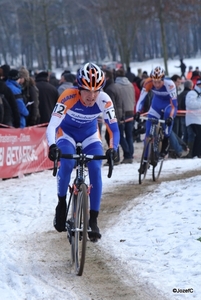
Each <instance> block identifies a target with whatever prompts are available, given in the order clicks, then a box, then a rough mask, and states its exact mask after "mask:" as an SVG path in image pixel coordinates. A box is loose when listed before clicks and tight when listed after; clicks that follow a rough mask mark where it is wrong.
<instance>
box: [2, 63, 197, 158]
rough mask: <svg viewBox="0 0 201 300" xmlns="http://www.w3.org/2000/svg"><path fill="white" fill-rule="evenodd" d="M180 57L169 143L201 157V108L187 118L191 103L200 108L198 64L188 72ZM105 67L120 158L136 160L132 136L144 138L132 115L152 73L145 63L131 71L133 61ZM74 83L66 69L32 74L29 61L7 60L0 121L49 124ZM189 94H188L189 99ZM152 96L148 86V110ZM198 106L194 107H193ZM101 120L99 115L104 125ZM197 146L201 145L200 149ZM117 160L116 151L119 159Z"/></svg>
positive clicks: (136, 139) (135, 139) (21, 124)
mask: <svg viewBox="0 0 201 300" xmlns="http://www.w3.org/2000/svg"><path fill="white" fill-rule="evenodd" d="M180 62H181V64H180V66H178V67H180V68H181V75H178V74H175V75H173V76H172V77H171V79H172V80H173V81H174V83H175V85H176V87H177V92H178V114H177V116H176V118H175V122H174V127H173V134H172V135H171V137H170V144H171V143H172V145H171V148H172V149H173V150H174V151H175V153H176V156H177V157H179V156H180V157H181V152H182V151H183V150H182V149H184V148H185V147H188V148H189V154H188V156H187V157H194V156H197V157H201V146H199V140H200V136H201V134H200V132H201V117H200V118H199V117H198V116H199V112H197V113H195V115H196V117H194V118H192V117H191V118H189V111H190V109H191V110H199V109H200V107H199V105H198V104H197V106H196V105H195V103H199V101H198V100H200V99H197V98H198V97H199V98H200V97H201V83H200V82H201V73H200V71H199V68H198V67H197V68H196V69H195V70H193V68H192V67H191V66H190V67H189V68H188V71H187V72H186V71H185V70H186V67H185V66H184V62H183V60H181V61H180ZM102 69H103V71H104V72H105V75H106V85H105V87H104V91H105V92H106V93H108V95H109V96H110V97H111V99H112V101H113V103H114V107H115V112H116V116H117V120H118V124H119V130H120V136H121V138H120V146H121V148H122V152H123V160H122V161H121V163H132V162H133V158H134V142H141V135H140V133H137V130H136V128H137V127H136V125H135V123H134V119H133V117H134V114H135V107H136V104H137V101H138V99H139V95H140V92H141V89H142V86H143V82H144V80H145V79H146V78H147V77H148V76H149V74H148V73H147V72H146V71H142V70H141V69H138V72H137V74H133V73H132V72H131V69H130V68H129V67H128V69H127V70H126V71H125V70H124V69H123V68H122V66H121V67H120V68H119V69H117V70H114V69H110V68H108V67H106V66H102ZM184 69H185V70H184ZM72 85H76V76H75V75H74V74H72V73H71V72H70V71H68V70H64V71H63V73H62V74H61V78H60V79H57V78H56V75H55V73H53V72H52V73H49V72H46V71H41V72H35V74H34V75H32V73H31V72H30V71H29V70H27V69H26V68H25V67H21V68H19V69H12V68H10V66H9V65H6V64H5V65H2V66H1V67H0V124H1V125H0V126H9V127H14V128H23V127H27V126H34V125H39V124H44V125H47V123H48V122H49V120H50V117H51V114H52V111H53V109H54V106H55V104H56V102H57V100H58V98H59V96H60V95H61V93H62V92H63V91H64V90H65V89H67V88H70V87H71V86H72ZM191 91H194V92H193V93H192V92H191ZM190 92H191V93H190ZM190 96H191V97H190ZM189 97H190V100H189ZM192 98H193V99H192ZM186 99H188V100H187V103H186ZM151 101H152V92H149V93H148V94H147V96H146V102H145V103H146V104H145V106H144V112H147V111H148V110H149V107H150V104H151ZM200 102H201V101H200ZM186 105H187V106H188V109H186ZM193 105H194V106H193ZM195 106H196V108H192V107H195ZM189 120H190V121H189ZM101 122H102V119H101V116H100V123H99V128H100V129H101ZM194 122H195V123H194ZM105 139H106V142H107V143H108V134H107V132H105ZM198 147H200V151H198V150H197V148H198ZM119 163H120V154H119V151H118V157H117V158H116V161H115V164H119Z"/></svg>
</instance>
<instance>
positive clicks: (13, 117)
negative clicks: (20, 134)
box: [0, 80, 20, 128]
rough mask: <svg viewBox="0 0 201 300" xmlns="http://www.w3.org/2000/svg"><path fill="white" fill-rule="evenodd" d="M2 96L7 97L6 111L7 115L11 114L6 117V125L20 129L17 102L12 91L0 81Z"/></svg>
mask: <svg viewBox="0 0 201 300" xmlns="http://www.w3.org/2000/svg"><path fill="white" fill-rule="evenodd" d="M0 94H3V95H4V96H5V99H6V101H7V103H6V111H7V113H8V112H9V114H7V115H6V123H4V124H6V125H9V126H14V127H15V128H18V127H20V113H19V110H18V106H17V102H16V101H15V97H14V95H13V93H12V91H11V89H10V88H9V87H8V86H7V85H6V83H5V82H4V81H2V80H0ZM9 107H10V110H9ZM4 118H5V115H4Z"/></svg>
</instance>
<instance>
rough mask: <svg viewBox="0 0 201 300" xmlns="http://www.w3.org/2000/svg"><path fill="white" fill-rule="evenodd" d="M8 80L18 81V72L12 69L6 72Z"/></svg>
mask: <svg viewBox="0 0 201 300" xmlns="http://www.w3.org/2000/svg"><path fill="white" fill-rule="evenodd" d="M8 78H9V79H11V80H18V79H19V78H20V75H19V71H18V70H15V69H12V70H10V71H9V72H8Z"/></svg>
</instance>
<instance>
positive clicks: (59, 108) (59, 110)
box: [53, 103, 66, 116]
mask: <svg viewBox="0 0 201 300" xmlns="http://www.w3.org/2000/svg"><path fill="white" fill-rule="evenodd" d="M65 109H66V106H65V105H63V104H62V103H57V104H56V105H55V108H54V111H53V114H54V115H59V116H62V115H63V114H64V113H65Z"/></svg>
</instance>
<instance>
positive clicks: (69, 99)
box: [57, 88, 80, 113]
mask: <svg viewBox="0 0 201 300" xmlns="http://www.w3.org/2000/svg"><path fill="white" fill-rule="evenodd" d="M79 99H80V94H79V90H77V89H73V88H72V89H66V90H65V91H64V92H63V93H62V94H61V95H60V97H59V99H58V101H57V102H58V103H63V104H65V105H66V110H65V113H66V111H67V110H68V109H70V108H71V107H73V105H75V103H76V102H78V101H79Z"/></svg>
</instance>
